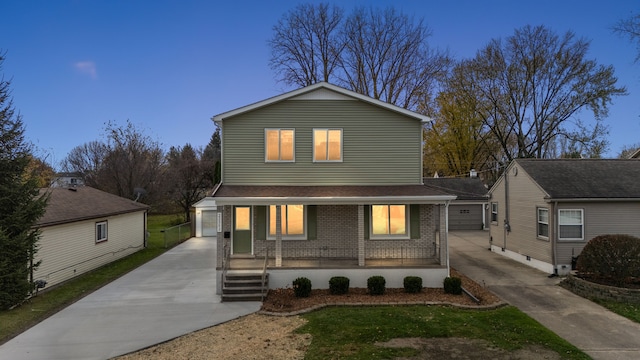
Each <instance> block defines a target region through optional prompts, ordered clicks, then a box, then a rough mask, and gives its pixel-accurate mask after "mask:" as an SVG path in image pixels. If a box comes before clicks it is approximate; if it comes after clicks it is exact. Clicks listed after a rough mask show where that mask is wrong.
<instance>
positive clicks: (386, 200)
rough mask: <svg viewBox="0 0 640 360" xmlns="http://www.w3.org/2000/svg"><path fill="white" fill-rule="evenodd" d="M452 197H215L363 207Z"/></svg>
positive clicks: (231, 202) (229, 202) (223, 200)
mask: <svg viewBox="0 0 640 360" xmlns="http://www.w3.org/2000/svg"><path fill="white" fill-rule="evenodd" d="M455 199H456V196H454V195H442V196H428V197H425V196H407V197H398V196H348V197H241V196H235V197H217V198H216V204H219V205H286V204H292V203H295V204H300V205H365V204H375V203H381V204H442V203H447V204H448V202H450V201H451V200H455Z"/></svg>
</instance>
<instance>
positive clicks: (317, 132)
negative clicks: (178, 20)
mask: <svg viewBox="0 0 640 360" xmlns="http://www.w3.org/2000/svg"><path fill="white" fill-rule="evenodd" d="M313 161H342V129H313Z"/></svg>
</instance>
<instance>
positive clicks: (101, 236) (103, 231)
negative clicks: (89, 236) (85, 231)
mask: <svg viewBox="0 0 640 360" xmlns="http://www.w3.org/2000/svg"><path fill="white" fill-rule="evenodd" d="M103 241H107V222H106V221H100V222H97V223H96V243H99V242H103Z"/></svg>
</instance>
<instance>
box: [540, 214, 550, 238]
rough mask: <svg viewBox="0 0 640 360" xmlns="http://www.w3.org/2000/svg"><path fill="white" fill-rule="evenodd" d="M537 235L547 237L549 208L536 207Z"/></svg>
mask: <svg viewBox="0 0 640 360" xmlns="http://www.w3.org/2000/svg"><path fill="white" fill-rule="evenodd" d="M538 236H539V237H543V238H548V237H549V209H546V208H538Z"/></svg>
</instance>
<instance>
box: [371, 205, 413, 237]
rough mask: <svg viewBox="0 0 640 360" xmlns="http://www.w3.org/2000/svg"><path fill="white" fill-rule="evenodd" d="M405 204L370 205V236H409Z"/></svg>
mask: <svg viewBox="0 0 640 360" xmlns="http://www.w3.org/2000/svg"><path fill="white" fill-rule="evenodd" d="M408 224H409V211H408V209H407V205H371V237H372V238H376V237H401V238H406V237H407V236H409V231H408V228H409V226H408Z"/></svg>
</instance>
